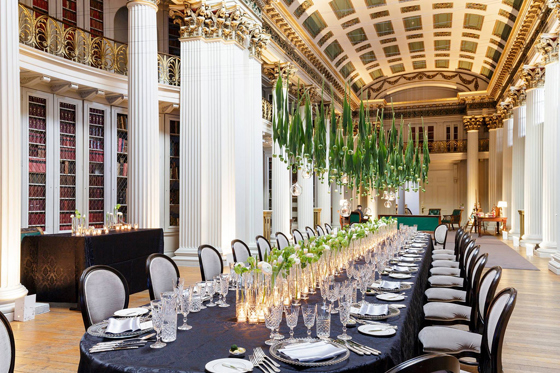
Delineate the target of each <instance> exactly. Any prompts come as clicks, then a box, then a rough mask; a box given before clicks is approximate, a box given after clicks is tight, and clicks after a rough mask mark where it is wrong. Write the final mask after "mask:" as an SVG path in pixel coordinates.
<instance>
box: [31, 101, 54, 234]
mask: <svg viewBox="0 0 560 373" xmlns="http://www.w3.org/2000/svg"><path fill="white" fill-rule="evenodd" d="M28 100H29V101H28V107H29V111H28V129H29V131H28V135H29V138H28V142H29V154H28V159H29V179H28V183H29V184H28V185H29V190H28V219H27V226H28V227H29V228H32V227H35V228H40V229H42V230H46V209H47V99H45V98H42V97H34V96H29V98H28ZM49 136H50V134H49Z"/></svg>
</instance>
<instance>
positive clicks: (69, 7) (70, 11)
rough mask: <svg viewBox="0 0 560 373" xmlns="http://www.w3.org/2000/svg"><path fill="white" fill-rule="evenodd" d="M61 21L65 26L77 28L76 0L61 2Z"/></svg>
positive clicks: (63, 0)
mask: <svg viewBox="0 0 560 373" xmlns="http://www.w3.org/2000/svg"><path fill="white" fill-rule="evenodd" d="M62 20H63V21H64V22H65V23H67V24H71V25H72V26H77V22H78V13H77V4H76V0H62Z"/></svg>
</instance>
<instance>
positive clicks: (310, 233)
mask: <svg viewBox="0 0 560 373" xmlns="http://www.w3.org/2000/svg"><path fill="white" fill-rule="evenodd" d="M305 231H306V232H307V237H308V238H311V237H316V236H317V234H315V231H314V230H313V228H311V227H305Z"/></svg>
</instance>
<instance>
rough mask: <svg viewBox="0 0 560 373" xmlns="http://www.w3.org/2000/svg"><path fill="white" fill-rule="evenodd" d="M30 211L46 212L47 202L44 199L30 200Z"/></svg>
mask: <svg viewBox="0 0 560 373" xmlns="http://www.w3.org/2000/svg"><path fill="white" fill-rule="evenodd" d="M29 211H45V200H44V199H30V200H29Z"/></svg>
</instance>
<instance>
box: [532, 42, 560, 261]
mask: <svg viewBox="0 0 560 373" xmlns="http://www.w3.org/2000/svg"><path fill="white" fill-rule="evenodd" d="M539 45H540V49H541V50H542V54H543V57H544V60H545V62H546V63H547V64H546V67H545V68H546V80H545V83H544V95H545V96H544V107H545V108H546V110H545V111H544V124H543V160H542V167H543V179H542V188H543V189H542V192H543V205H542V209H543V215H542V223H543V225H542V235H543V236H542V242H541V243H540V244H539V249H538V250H537V255H538V256H541V257H550V256H551V255H552V254H554V253H555V252H556V249H557V240H558V232H557V231H556V229H557V217H556V214H557V213H558V210H557V209H556V208H557V204H558V197H557V195H558V185H559V184H558V160H557V158H558V143H557V142H556V141H557V137H558V98H559V92H558V91H559V89H560V84H559V81H558V79H560V74H559V73H560V71H559V68H560V67H559V63H558V34H544V35H541V42H540V44H539Z"/></svg>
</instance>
